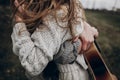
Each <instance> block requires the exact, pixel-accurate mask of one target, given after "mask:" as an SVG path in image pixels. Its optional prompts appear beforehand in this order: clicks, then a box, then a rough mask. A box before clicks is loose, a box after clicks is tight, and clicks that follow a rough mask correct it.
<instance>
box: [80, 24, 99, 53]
mask: <svg viewBox="0 0 120 80" xmlns="http://www.w3.org/2000/svg"><path fill="white" fill-rule="evenodd" d="M96 37H98V31H97V29H96V28H95V27H91V26H90V25H89V24H88V23H87V22H84V31H83V32H82V33H81V35H80V39H81V41H82V47H81V50H82V51H86V50H87V49H88V48H89V47H90V45H91V43H93V42H94V39H95V38H96Z"/></svg>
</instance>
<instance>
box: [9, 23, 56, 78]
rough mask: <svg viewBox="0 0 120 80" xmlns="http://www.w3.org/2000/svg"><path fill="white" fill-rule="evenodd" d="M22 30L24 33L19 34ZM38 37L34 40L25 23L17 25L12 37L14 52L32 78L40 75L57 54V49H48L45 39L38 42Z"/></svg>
mask: <svg viewBox="0 0 120 80" xmlns="http://www.w3.org/2000/svg"><path fill="white" fill-rule="evenodd" d="M21 28H22V29H24V31H22V32H21V34H19V31H20V29H21ZM38 37H39V36H38V35H37V37H36V39H35V40H32V39H31V36H30V34H29V32H28V31H27V30H26V25H25V24H24V23H17V24H15V26H14V27H13V32H12V35H11V38H12V43H13V52H14V53H15V54H16V55H17V56H18V57H19V60H20V62H21V65H22V66H23V67H24V68H25V69H26V71H27V72H28V73H29V74H30V75H31V76H37V75H39V74H40V73H41V72H42V71H43V69H44V68H45V67H46V65H47V64H48V62H49V61H50V60H52V59H53V55H54V52H55V48H54V49H53V48H52V47H49V48H51V49H49V48H48V47H46V46H49V44H44V39H42V37H39V39H40V40H38ZM51 43H53V42H51ZM54 47H56V46H54ZM47 48H48V49H47Z"/></svg>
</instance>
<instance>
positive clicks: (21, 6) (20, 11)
mask: <svg viewBox="0 0 120 80" xmlns="http://www.w3.org/2000/svg"><path fill="white" fill-rule="evenodd" d="M14 5H15V6H16V7H18V12H17V13H16V14H15V21H16V22H23V19H22V18H21V17H20V16H18V13H19V14H22V15H23V13H24V9H23V5H20V4H19V2H18V0H15V1H14Z"/></svg>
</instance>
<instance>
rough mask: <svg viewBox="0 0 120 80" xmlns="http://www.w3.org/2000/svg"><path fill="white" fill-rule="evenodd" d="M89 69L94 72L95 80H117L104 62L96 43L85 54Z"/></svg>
mask: <svg viewBox="0 0 120 80" xmlns="http://www.w3.org/2000/svg"><path fill="white" fill-rule="evenodd" d="M84 57H85V59H86V62H87V63H88V67H89V69H90V71H91V72H92V75H93V78H94V80H117V79H115V78H114V77H115V76H113V75H112V74H111V72H110V71H109V69H108V67H107V66H106V64H105V61H104V60H103V58H102V56H101V54H100V51H99V49H98V47H97V46H96V44H95V43H93V44H92V45H91V47H90V48H89V50H87V51H86V52H85V53H84Z"/></svg>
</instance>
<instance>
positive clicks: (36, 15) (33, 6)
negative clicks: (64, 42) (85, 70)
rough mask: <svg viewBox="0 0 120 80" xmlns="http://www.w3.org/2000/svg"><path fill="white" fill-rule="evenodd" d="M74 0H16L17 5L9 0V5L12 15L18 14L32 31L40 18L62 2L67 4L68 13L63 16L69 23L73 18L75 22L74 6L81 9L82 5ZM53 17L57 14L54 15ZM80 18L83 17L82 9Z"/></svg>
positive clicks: (38, 23)
mask: <svg viewBox="0 0 120 80" xmlns="http://www.w3.org/2000/svg"><path fill="white" fill-rule="evenodd" d="M75 1H76V0H18V2H19V6H18V7H16V6H15V4H14V2H15V0H11V7H12V12H13V16H15V15H16V14H17V15H19V16H20V17H21V18H22V19H23V22H25V23H26V25H27V29H28V31H29V32H31V33H32V32H33V31H34V30H35V29H36V28H37V27H38V26H39V25H40V24H42V23H43V21H42V20H43V18H44V17H45V16H46V15H47V14H49V13H50V12H51V11H53V10H54V11H55V10H57V8H59V7H60V6H61V5H64V4H68V5H69V9H68V15H67V16H65V18H64V19H65V20H66V21H68V22H69V23H70V22H71V21H73V20H74V21H75V22H77V15H76V14H75V13H76V12H75V8H80V9H82V6H81V3H79V5H78V4H77V5H76V2H75ZM19 7H22V8H23V13H22V14H21V13H20V12H19V11H18V8H19ZM55 17H57V16H56V15H55ZM81 18H82V19H85V16H84V11H83V16H82V17H81ZM56 20H57V19H56ZM69 23H68V24H69Z"/></svg>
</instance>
